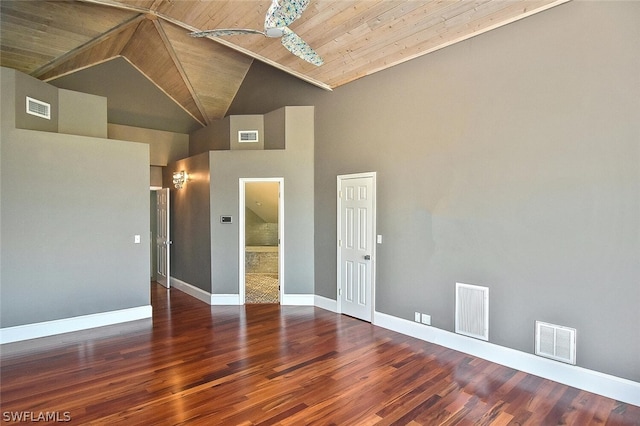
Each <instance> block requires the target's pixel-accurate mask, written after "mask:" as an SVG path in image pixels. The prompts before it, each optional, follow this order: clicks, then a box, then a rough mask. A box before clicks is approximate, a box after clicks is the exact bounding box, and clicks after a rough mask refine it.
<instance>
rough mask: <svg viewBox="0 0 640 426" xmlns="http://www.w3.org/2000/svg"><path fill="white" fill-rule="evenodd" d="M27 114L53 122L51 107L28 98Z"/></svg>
mask: <svg viewBox="0 0 640 426" xmlns="http://www.w3.org/2000/svg"><path fill="white" fill-rule="evenodd" d="M27 114H31V115H35V116H36V117H40V118H46V119H47V120H51V105H50V104H48V103H46V102H42V101H39V100H37V99H33V98H30V97H29V96H27Z"/></svg>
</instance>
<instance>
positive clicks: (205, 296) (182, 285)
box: [169, 277, 211, 305]
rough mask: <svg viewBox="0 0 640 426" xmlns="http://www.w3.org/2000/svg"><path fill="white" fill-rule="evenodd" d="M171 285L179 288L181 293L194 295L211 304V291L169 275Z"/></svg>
mask: <svg viewBox="0 0 640 426" xmlns="http://www.w3.org/2000/svg"><path fill="white" fill-rule="evenodd" d="M169 282H170V283H171V287H173V288H175V289H177V290H180V291H181V292H183V293H186V294H188V295H189V296H191V297H195V298H196V299H198V300H200V301H202V302H204V303H206V304H208V305H210V304H211V293H209V292H206V291H204V290H202V289H201V288H198V287H196V286H194V285H191V284H189V283H186V282H184V281H182V280H179V279H178V278H174V277H171V278H170V281H169Z"/></svg>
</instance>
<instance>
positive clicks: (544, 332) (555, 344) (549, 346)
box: [536, 321, 576, 364]
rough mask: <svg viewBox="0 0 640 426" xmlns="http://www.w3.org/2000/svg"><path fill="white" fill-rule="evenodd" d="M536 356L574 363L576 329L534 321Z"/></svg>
mask: <svg viewBox="0 0 640 426" xmlns="http://www.w3.org/2000/svg"><path fill="white" fill-rule="evenodd" d="M536 355H540V356H543V357H545V358H551V359H555V360H556V361H562V362H566V363H568V364H575V363H576V329H575V328H569V327H562V326H559V325H554V324H548V323H546V322H541V321H536Z"/></svg>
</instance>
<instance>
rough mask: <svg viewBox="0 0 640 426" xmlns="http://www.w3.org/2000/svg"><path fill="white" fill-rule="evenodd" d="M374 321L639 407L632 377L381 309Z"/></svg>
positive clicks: (637, 389)
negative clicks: (548, 357)
mask: <svg viewBox="0 0 640 426" xmlns="http://www.w3.org/2000/svg"><path fill="white" fill-rule="evenodd" d="M373 323H374V324H375V325H377V326H379V327H383V328H386V329H389V330H392V331H396V332H398V333H402V334H405V335H407V336H411V337H415V338H417V339H421V340H424V341H427V342H430V343H435V344H437V345H440V346H444V347H446V348H449V349H454V350H456V351H460V352H464V353H467V354H469V355H473V356H477V357H479V358H483V359H486V360H488V361H491V362H495V363H497V364H501V365H504V366H506V367H510V368H514V369H516V370H520V371H524V372H525V373H529V374H533V375H536V376H540V377H542V378H545V379H549V380H553V381H554V382H558V383H562V384H565V385H568V386H572V387H575V388H578V389H582V390H585V391H587V392H591V393H595V394H598V395H602V396H606V397H607V398H612V399H616V400H618V401H622V402H626V403H628V404H633V405H637V406H640V383H638V382H634V381H632V380H627V379H623V378H621V377H616V376H612V375H609V374H604V373H600V372H598V371H594V370H588V369H586V368H582V367H577V366H575V365H570V364H564V363H561V362H557V361H552V360H550V359H546V358H542V357H539V356H536V355H533V354H528V353H526V352H522V351H518V350H515V349H510V348H507V347H504V346H499V345H495V344H493V343H489V342H485V341H482V340H477V339H473V338H470V337H466V336H462V335H460V334H456V333H452V332H450V331H445V330H441V329H438V328H435V327H429V326H426V325H424V324H420V323H416V322H413V321H409V320H406V319H403V318H398V317H394V316H392V315H388V314H383V313H382V312H375V313H374V321H373Z"/></svg>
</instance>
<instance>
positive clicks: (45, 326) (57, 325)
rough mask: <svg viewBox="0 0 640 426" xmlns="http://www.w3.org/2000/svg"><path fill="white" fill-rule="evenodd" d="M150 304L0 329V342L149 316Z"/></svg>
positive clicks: (67, 331) (150, 311)
mask: <svg viewBox="0 0 640 426" xmlns="http://www.w3.org/2000/svg"><path fill="white" fill-rule="evenodd" d="M151 316H152V309H151V305H145V306H138V307H135V308H128V309H120V310H117V311H109V312H100V313H97V314H89V315H81V316H78V317H71V318H62V319H59V320H53V321H44V322H38V323H33V324H25V325H17V326H15V327H6V328H2V329H0V344H4V343H11V342H19V341H22V340H29V339H37V338H39V337H46V336H53V335H55V334H62V333H70V332H72V331H80V330H86V329H89V328H96V327H103V326H105V325H113V324H119V323H123V322H128V321H136V320H140V319H146V318H151Z"/></svg>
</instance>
